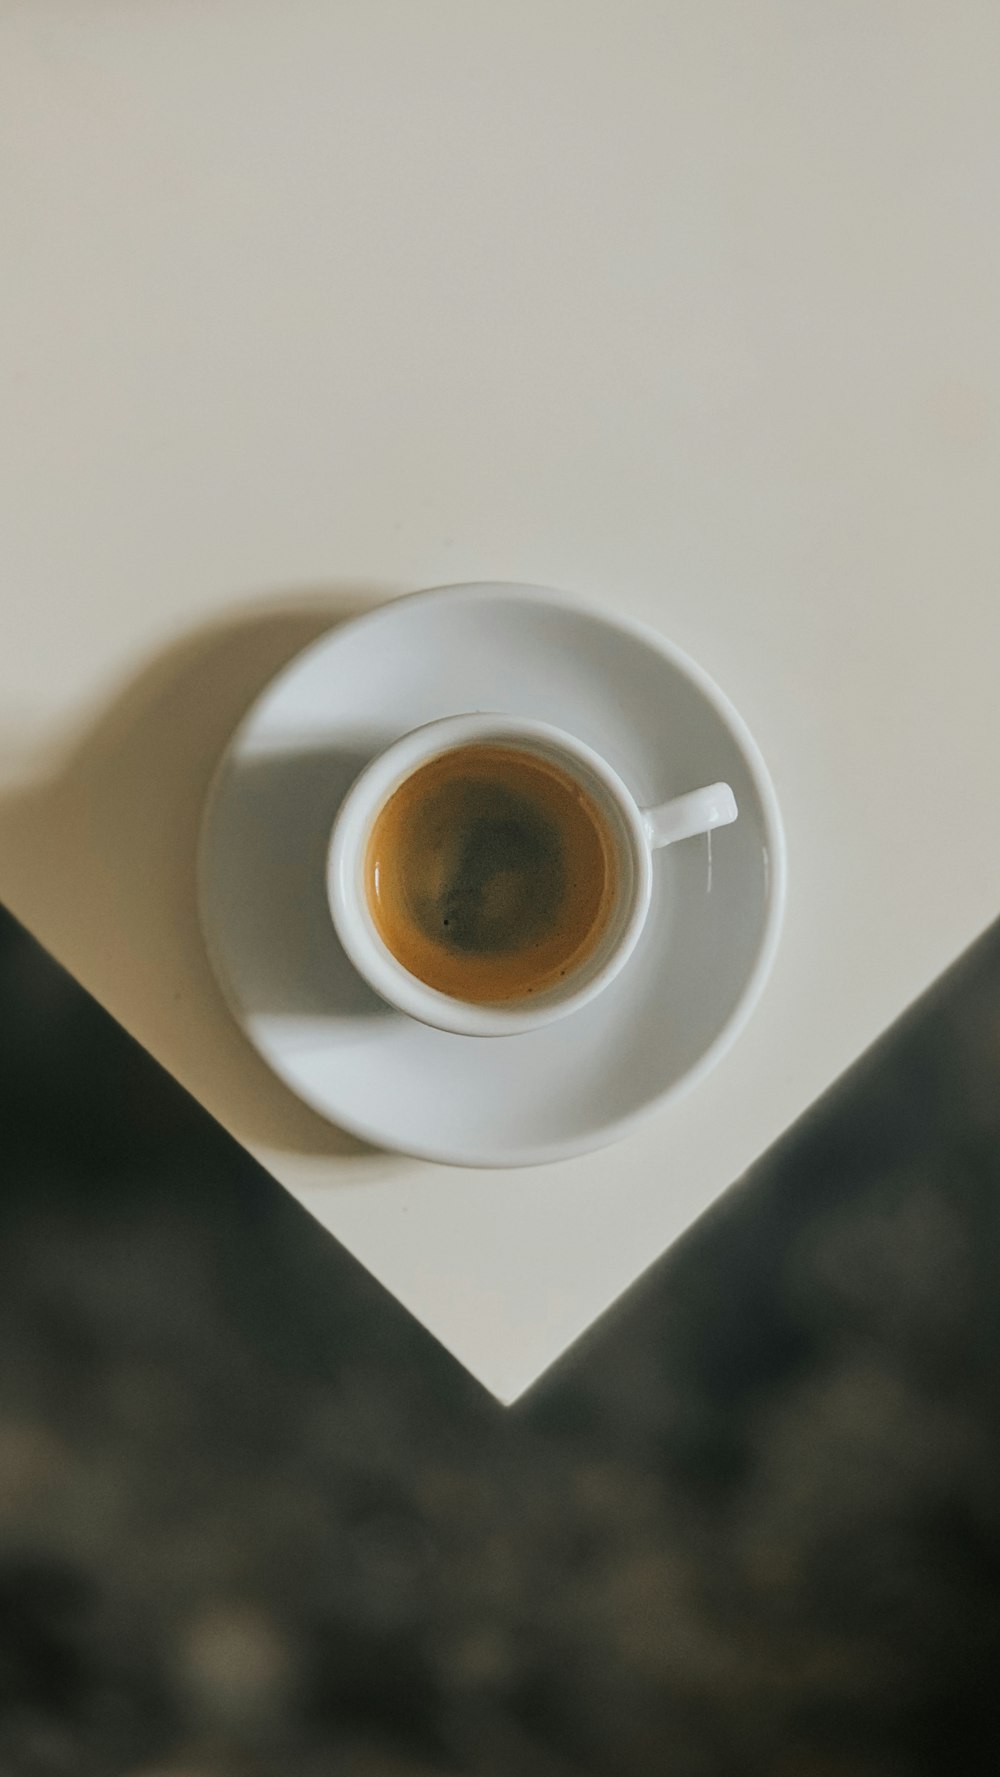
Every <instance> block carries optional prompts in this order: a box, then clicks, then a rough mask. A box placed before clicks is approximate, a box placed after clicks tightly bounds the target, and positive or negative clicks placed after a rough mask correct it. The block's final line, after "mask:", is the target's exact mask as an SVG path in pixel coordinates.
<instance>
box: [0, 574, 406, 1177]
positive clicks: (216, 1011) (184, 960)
mask: <svg viewBox="0 0 1000 1777" xmlns="http://www.w3.org/2000/svg"><path fill="white" fill-rule="evenodd" d="M378 602H379V594H378V592H377V591H376V590H375V589H373V588H370V587H364V586H357V587H354V586H349V587H340V588H334V589H332V590H330V591H327V592H316V593H311V594H301V595H286V596H284V597H282V598H281V599H280V600H273V601H272V600H269V601H266V602H261V603H259V604H255V605H251V606H247V607H244V608H242V609H239V610H237V611H235V612H234V613H232V614H230V615H227V616H226V617H225V618H223V619H222V620H221V621H219V622H216V623H213V624H211V625H209V626H208V627H207V628H204V629H202V630H199V631H198V632H196V633H195V634H193V635H190V636H186V637H184V638H183V639H182V640H181V641H179V642H176V643H174V644H173V645H172V646H171V647H169V648H167V649H166V650H165V651H164V652H163V653H162V654H160V655H158V656H157V657H156V658H155V659H154V660H152V661H150V662H149V663H148V664H147V665H146V667H145V668H144V669H143V671H142V672H141V673H139V674H138V676H137V677H136V678H134V679H133V680H132V682H131V683H130V684H129V685H128V686H126V687H125V689H124V690H123V691H122V692H121V693H120V694H119V695H118V696H117V697H116V698H115V699H114V701H113V702H112V703H111V704H110V705H109V706H108V707H107V708H106V709H104V710H103V711H102V712H101V713H100V715H99V716H98V717H96V719H94V720H93V721H92V722H91V724H90V725H89V727H88V728H87V729H86V731H85V732H84V733H83V734H81V735H80V736H78V737H77V738H75V739H74V741H73V742H72V743H71V744H70V745H69V746H68V748H67V750H66V755H65V758H64V760H63V762H62V763H61V765H60V767H59V769H58V770H57V771H55V772H54V773H53V775H52V776H51V777H50V778H49V780H48V781H46V782H42V783H39V784H32V785H30V786H29V787H27V788H25V789H24V790H23V791H21V792H19V793H16V794H14V795H13V796H10V797H8V798H7V799H6V800H4V801H0V896H2V897H3V899H4V900H5V901H6V902H7V903H8V905H9V906H10V907H11V908H12V909H13V910H14V911H15V912H16V913H18V914H20V915H21V916H22V917H23V918H25V919H26V920H27V921H29V922H30V925H31V928H32V930H33V931H34V932H35V933H36V934H37V936H38V937H39V938H40V939H41V941H42V942H43V943H44V944H45V945H46V946H47V947H48V948H50V949H51V950H53V951H54V952H55V953H56V954H57V955H58V956H59V957H60V958H61V959H62V960H63V961H64V962H65V964H66V965H67V967H68V968H69V969H70V970H71V971H72V972H73V973H74V974H75V975H77V976H78V977H79V978H80V979H81V980H82V981H83V982H84V983H85V984H86V986H87V987H88V988H89V989H90V990H91V991H92V992H93V993H95V994H96V995H97V997H98V998H99V999H100V1000H101V1002H102V1003H103V1004H105V1005H106V1006H108V1007H109V1009H110V1010H111V1011H112V1012H113V1013H114V1015H115V1017H116V1018H118V1019H119V1020H120V1022H121V1023H123V1024H124V1025H125V1026H126V1028H129V1029H133V1030H137V1031H139V1032H141V1034H142V1038H143V1041H144V1042H145V1043H146V1044H147V1045H148V1046H149V1048H150V1049H152V1050H153V1051H154V1052H155V1053H156V1055H157V1056H158V1057H159V1059H160V1060H161V1061H162V1062H163V1063H164V1065H165V1066H166V1067H167V1068H169V1070H170V1071H171V1072H172V1073H174V1074H175V1075H176V1076H177V1078H178V1079H180V1080H181V1081H182V1083H184V1084H186V1085H189V1086H191V1087H192V1089H196V1088H197V1085H198V1083H199V1081H200V1080H204V1079H205V1078H207V1077H210V1078H211V1082H212V1094H211V1096H212V1105H213V1109H214V1111H215V1113H216V1114H217V1115H218V1116H219V1117H220V1118H221V1119H222V1121H223V1122H224V1123H226V1124H227V1126H228V1127H229V1128H231V1129H232V1130H233V1131H234V1132H235V1133H236V1134H237V1135H238V1136H239V1138H240V1139H241V1140H242V1141H245V1142H248V1143H251V1144H261V1145H263V1146H266V1147H272V1148H275V1149H277V1150H280V1151H298V1152H302V1153H306V1154H316V1155H325V1156H337V1155H346V1154H350V1155H354V1156H361V1155H363V1154H365V1153H368V1152H371V1151H372V1150H369V1149H366V1148H364V1147H363V1146H362V1144H361V1143H359V1142H357V1141H355V1140H354V1138H353V1137H351V1136H348V1135H346V1134H344V1133H343V1132H342V1131H340V1130H337V1129H336V1128H334V1127H333V1126H331V1125H330V1124H328V1123H327V1122H325V1121H324V1120H323V1119H322V1118H320V1117H319V1116H317V1115H316V1114H314V1113H313V1112H312V1111H310V1110H309V1109H308V1107H307V1106H305V1105H304V1104H302V1103H301V1102H300V1101H299V1100H298V1099H297V1098H296V1097H295V1096H294V1095H293V1094H292V1093H291V1092H290V1091H289V1090H288V1089H287V1088H286V1087H285V1086H283V1085H282V1083H281V1082H280V1081H279V1080H278V1079H277V1078H276V1077H275V1076H274V1075H273V1074H272V1073H271V1071H270V1069H269V1068H268V1067H267V1066H266V1065H265V1064H264V1062H263V1061H261V1059H260V1058H259V1057H258V1055H257V1054H256V1052H255V1051H254V1050H253V1049H252V1048H251V1046H250V1044H249V1043H248V1042H247V1041H246V1039H245V1038H244V1036H243V1034H242V1032H241V1031H240V1029H239V1027H238V1026H237V1024H236V1023H235V1021H234V1019H233V1018H232V1017H231V1015H230V1013H229V1011H228V1009H227V1007H226V1005H225V1002H224V1000H223V998H222V995H221V992H220V990H219V988H218V986H217V984H216V981H215V977H214V975H213V973H212V971H211V969H210V967H209V964H208V959H207V957H206V955H205V948H204V943H203V940H202V935H201V930H200V926H199V920H198V910H197V905H196V892H195V852H196V847H197V842H198V835H199V826H200V821H201V815H202V810H203V806H204V801H205V796H206V792H207V790H208V786H209V783H210V781H211V778H212V775H213V773H214V771H215V768H216V766H217V764H218V762H219V759H220V756H221V754H222V752H223V749H224V748H225V745H226V743H227V741H228V740H229V738H230V736H231V734H232V733H233V730H234V729H235V727H236V726H237V724H238V722H239V721H240V719H241V717H242V716H243V715H244V714H245V712H246V710H247V709H248V707H249V705H250V704H251V703H252V702H253V700H254V698H255V697H256V696H257V695H258V693H259V692H260V691H261V690H262V689H263V687H264V686H265V685H266V683H267V682H268V680H269V679H270V678H271V677H272V676H273V675H274V673H275V672H277V671H278V669H279V668H280V667H282V666H283V665H284V664H285V663H286V662H287V661H288V660H290V659H291V658H292V656H293V655H295V654H296V653H298V652H299V650H300V649H302V648H304V647H306V646H307V644H308V643H309V642H311V641H314V640H315V639H316V637H318V636H319V635H321V634H322V633H323V632H324V631H325V630H327V629H329V628H331V627H332V626H333V625H334V624H336V623H339V622H341V621H343V620H344V619H346V618H349V617H352V616H356V615H357V614H358V613H359V612H360V611H362V610H365V609H368V608H370V607H371V606H372V605H374V604H376V603H378ZM384 1163H385V1162H384Z"/></svg>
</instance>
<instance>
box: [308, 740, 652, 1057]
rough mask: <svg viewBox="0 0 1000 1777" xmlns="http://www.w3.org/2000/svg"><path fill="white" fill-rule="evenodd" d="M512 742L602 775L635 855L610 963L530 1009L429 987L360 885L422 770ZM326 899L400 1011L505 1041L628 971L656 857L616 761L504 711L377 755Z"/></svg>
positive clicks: (346, 807) (353, 808) (363, 781)
mask: <svg viewBox="0 0 1000 1777" xmlns="http://www.w3.org/2000/svg"><path fill="white" fill-rule="evenodd" d="M480 739H481V740H482V741H484V742H485V741H487V740H490V739H494V740H509V741H510V742H511V743H512V744H517V743H520V744H521V745H523V746H525V747H526V749H527V750H531V747H532V743H534V745H535V750H537V751H541V752H548V753H549V754H551V755H552V756H554V757H556V758H558V759H559V760H560V762H562V763H565V764H567V765H568V766H569V768H570V769H571V770H572V769H573V767H574V766H576V767H577V771H578V773H579V772H580V771H582V772H585V773H587V774H588V775H589V776H590V777H592V778H594V779H596V781H597V783H598V785H599V787H600V789H601V790H602V791H603V792H604V794H605V796H606V797H607V798H608V800H609V801H610V802H611V803H612V804H613V806H614V808H615V811H616V813H617V814H618V816H619V818H620V819H621V821H622V824H623V827H624V829H625V837H626V841H627V844H628V847H629V850H630V853H631V859H632V866H633V882H632V890H631V898H632V905H631V907H630V908H629V910H628V914H627V916H626V918H625V921H624V924H623V927H622V930H621V932H620V934H619V936H618V939H617V941H616V943H615V945H614V947H613V949H612V950H611V951H610V953H609V954H608V956H607V957H606V958H605V959H604V961H603V962H602V963H601V964H600V965H599V967H598V968H596V969H595V970H594V971H593V973H592V974H591V975H589V976H588V978H587V979H586V980H585V981H584V982H582V983H581V984H580V985H579V986H578V987H575V988H574V987H572V986H571V987H570V988H568V989H567V990H566V991H565V992H563V993H560V992H559V991H558V990H550V993H548V994H546V995H545V996H541V997H540V998H539V999H538V1001H537V1002H534V1003H532V1004H530V1005H528V1004H526V1003H525V1001H524V1000H518V1001H513V1002H510V1003H500V1004H489V1003H487V1004H482V1003H477V1002H475V1001H471V1000H461V999H457V998H454V997H453V996H452V995H450V994H446V993H442V992H441V991H440V990H439V989H437V988H434V987H430V986H429V985H428V984H427V983H426V982H423V981H421V980H420V979H419V978H418V977H417V976H415V975H413V974H411V972H410V971H409V970H408V969H407V968H406V967H405V966H404V965H403V964H402V963H401V962H400V961H399V959H398V958H397V957H396V956H394V955H393V953H392V951H391V950H390V949H389V948H388V946H387V945H386V944H385V942H384V940H383V939H382V938H381V936H380V934H379V932H378V931H377V929H376V926H375V923H374V921H373V919H372V917H371V914H370V912H369V910H368V907H367V905H366V903H365V898H364V895H363V893H361V892H359V889H358V887H357V875H358V870H357V865H358V860H359V857H360V856H361V855H362V853H363V848H364V846H365V844H366V841H367V838H368V835H369V834H370V832H371V828H372V825H373V823H374V820H375V817H376V815H377V814H378V812H379V810H380V809H381V808H383V807H384V805H385V803H386V801H387V800H388V798H389V796H391V795H392V793H393V791H394V790H396V789H397V788H398V787H399V785H400V784H401V783H403V782H404V781H405V779H406V778H407V777H409V776H410V775H411V773H412V772H414V771H415V770H416V769H417V768H418V766H420V765H423V764H426V763H427V762H428V761H429V760H430V759H433V758H436V757H438V756H439V755H440V754H442V753H445V752H450V751H452V750H453V749H454V748H456V747H460V746H463V745H471V744H474V743H475V742H476V741H478V740H480ZM326 889H327V901H328V904H329V908H330V913H331V917H332V919H333V924H334V929H335V931H336V933H337V937H338V938H339V940H340V943H341V945H342V946H343V949H344V951H345V953H346V955H347V957H348V959H349V960H350V962H351V963H352V964H353V966H354V968H355V969H357V971H358V973H359V974H360V975H361V976H362V978H363V979H364V980H365V981H367V982H368V984H369V986H370V987H372V988H373V989H374V991H375V992H376V993H378V994H379V996H380V998H382V999H384V1000H385V1001H386V1002H387V1003H388V1004H389V1005H391V1006H394V1007H395V1008H396V1009H397V1010H398V1011H400V1012H404V1013H406V1014H408V1015H409V1016H410V1017H412V1018H416V1019H418V1020H419V1021H420V1022H421V1023H423V1024H430V1025H432V1026H435V1027H436V1028H438V1029H440V1030H445V1031H450V1032H452V1033H454V1034H456V1035H460V1036H479V1037H485V1036H506V1035H515V1034H517V1033H519V1032H524V1031H529V1030H534V1029H537V1028H539V1027H541V1026H542V1025H545V1024H550V1023H552V1022H553V1021H554V1020H555V1019H557V1018H563V1017H566V1016H568V1015H569V1014H570V1013H571V1012H575V1011H577V1010H578V1009H579V1008H581V1007H582V1006H584V1005H586V1004H588V1003H589V1001H590V1000H592V999H594V998H596V996H597V995H598V994H599V993H601V992H602V991H603V990H604V988H605V987H607V986H608V985H609V984H610V982H611V981H612V980H613V979H614V978H615V976H616V975H617V974H618V973H619V971H620V970H621V969H622V968H623V967H624V965H625V963H626V962H627V960H628V958H629V956H630V955H631V954H632V951H633V950H634V948H635V945H636V943H637V942H638V939H639V935H640V933H641V931H642V928H643V925H644V924H645V920H646V915H647V913H648V911H649V905H650V901H651V897H652V860H651V851H650V846H649V842H648V839H647V837H646V834H645V830H644V828H643V824H642V815H641V811H640V809H639V806H638V804H637V802H636V800H635V797H634V796H633V795H632V793H631V791H630V790H629V789H628V786H627V785H626V784H625V783H624V782H623V781H622V779H621V778H620V777H619V775H618V773H617V772H616V771H615V770H614V768H613V767H612V766H611V765H609V764H608V762H607V760H605V759H603V758H602V757H601V755H600V754H599V753H598V752H596V751H595V750H594V748H593V747H590V746H588V745H587V743H586V742H585V741H581V740H578V739H577V737H576V736H575V735H571V734H568V733H567V732H566V731H565V730H564V729H561V728H558V727H556V726H555V724H553V723H551V722H542V721H538V720H535V719H532V718H529V717H520V716H512V715H509V714H506V713H504V712H500V711H496V712H491V711H468V712H464V713H463V712H459V713H456V714H454V715H450V716H443V717H439V718H437V719H435V720H433V721H430V722H426V723H423V724H422V725H421V726H420V727H418V728H413V729H410V730H408V731H407V733H406V734H403V735H400V736H399V737H398V739H396V740H394V741H391V742H390V743H389V745H388V746H387V747H385V748H383V750H382V751H381V752H380V753H378V754H377V755H376V757H375V758H374V759H372V760H371V761H370V762H369V763H368V764H367V765H366V766H365V767H364V768H363V769H362V771H361V772H360V773H359V775H358V777H357V778H355V780H354V783H353V784H352V785H351V787H350V789H349V790H348V792H347V795H346V796H345V797H344V800H343V802H342V803H341V805H340V808H339V809H338V811H337V815H336V818H335V820H334V823H333V827H332V830H331V834H330V840H329V844H328V847H327V859H326Z"/></svg>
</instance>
